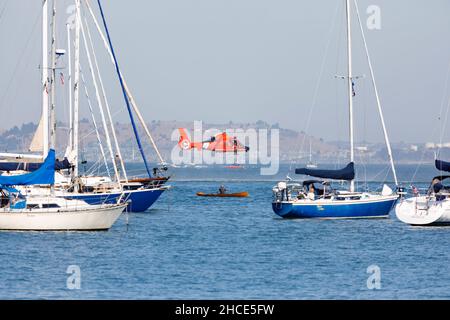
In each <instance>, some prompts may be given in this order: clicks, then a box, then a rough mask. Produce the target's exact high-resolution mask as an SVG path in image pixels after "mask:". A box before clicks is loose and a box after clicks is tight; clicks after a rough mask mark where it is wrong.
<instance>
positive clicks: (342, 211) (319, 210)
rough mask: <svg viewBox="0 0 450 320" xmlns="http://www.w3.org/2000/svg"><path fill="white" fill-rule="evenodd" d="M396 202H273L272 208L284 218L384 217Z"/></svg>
mask: <svg viewBox="0 0 450 320" xmlns="http://www.w3.org/2000/svg"><path fill="white" fill-rule="evenodd" d="M396 202H397V199H396V198H388V199H380V200H376V201H370V202H363V201H355V202H353V203H338V202H337V201H336V202H333V203H328V204H314V203H311V204H309V203H308V204H307V203H301V204H299V203H292V202H273V203H272V209H273V211H274V212H275V213H276V214H277V215H279V216H280V217H283V218H286V219H293V218H322V219H333V218H335V219H338V218H340V219H344V218H384V217H388V216H389V212H390V211H391V210H392V208H393V207H394V205H395V203H396Z"/></svg>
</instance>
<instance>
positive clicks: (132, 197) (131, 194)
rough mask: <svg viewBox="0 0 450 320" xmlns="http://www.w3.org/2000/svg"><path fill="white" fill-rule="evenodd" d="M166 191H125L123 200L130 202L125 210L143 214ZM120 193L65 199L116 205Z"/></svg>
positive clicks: (76, 196)
mask: <svg viewBox="0 0 450 320" xmlns="http://www.w3.org/2000/svg"><path fill="white" fill-rule="evenodd" d="M165 190H166V189H161V188H157V189H144V190H132V191H126V192H125V196H124V198H125V199H127V200H128V201H130V203H129V204H128V206H127V210H128V211H130V212H144V211H146V210H148V209H149V208H150V207H151V206H152V205H153V203H155V201H156V200H158V198H159V197H160V196H161V194H162V193H163V192H164V191H165ZM120 195H121V194H120V193H119V192H116V193H99V194H95V193H84V194H83V193H79V194H74V195H69V196H67V195H65V196H64V198H66V199H76V200H84V201H86V202H87V203H89V204H100V203H116V202H117V200H118V199H119V197H120Z"/></svg>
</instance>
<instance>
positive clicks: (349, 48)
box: [346, 0, 355, 192]
mask: <svg viewBox="0 0 450 320" xmlns="http://www.w3.org/2000/svg"><path fill="white" fill-rule="evenodd" d="M346 9H347V10H346V11H347V54H348V77H347V81H348V108H349V129H350V132H349V134H350V161H351V162H354V161H355V151H354V132H353V69H352V32H351V17H350V0H346ZM354 191H355V180H352V181H350V192H354Z"/></svg>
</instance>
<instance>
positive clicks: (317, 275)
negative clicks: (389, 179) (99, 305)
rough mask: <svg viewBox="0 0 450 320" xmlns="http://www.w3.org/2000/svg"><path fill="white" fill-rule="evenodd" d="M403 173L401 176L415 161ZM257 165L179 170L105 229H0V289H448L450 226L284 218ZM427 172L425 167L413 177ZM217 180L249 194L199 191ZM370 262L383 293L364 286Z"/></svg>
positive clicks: (224, 295) (86, 293)
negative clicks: (143, 207) (75, 278)
mask: <svg viewBox="0 0 450 320" xmlns="http://www.w3.org/2000/svg"><path fill="white" fill-rule="evenodd" d="M378 170H379V168H378V167H374V168H371V169H370V170H369V171H370V172H369V174H372V173H373V174H375V173H376V172H377V171H378ZM399 171H400V173H401V178H402V180H404V181H409V180H408V179H410V177H411V175H412V174H413V173H414V171H415V167H414V166H403V167H401V168H400V170H399ZM256 172H257V169H243V170H242V169H239V170H234V171H233V170H230V169H226V170H225V169H217V168H216V169H194V168H190V169H177V170H176V175H175V177H174V181H173V182H172V183H171V184H172V185H173V190H171V191H170V192H167V193H165V194H164V195H163V197H162V198H161V199H160V200H159V201H158V202H157V203H156V205H155V206H154V207H153V208H152V209H151V210H150V211H149V212H147V213H143V214H129V215H128V216H126V215H123V216H122V217H121V218H120V220H119V221H118V222H117V223H116V224H115V225H114V226H113V228H112V229H111V230H109V231H107V232H90V233H89V232H86V233H83V232H65V233H55V232H53V233H45V232H33V233H26V232H0V261H1V263H0V298H2V299H36V298H38V299H41V298H42V299H119V298H121V299H122V298H123V299H324V298H331V299H336V298H342V299H385V298H387V299H390V298H392V299H415V298H418V299H425V298H432V299H441V298H447V299H448V298H450V250H449V249H448V248H449V246H450V228H414V227H410V226H408V225H405V224H402V223H400V222H399V221H397V220H396V219H395V217H392V218H391V219H386V220H335V221H333V220H323V221H322V220H282V219H279V218H277V216H275V215H274V214H273V213H272V210H271V206H270V202H271V188H272V186H273V184H274V183H273V182H272V181H269V180H270V179H272V178H273V177H269V178H267V179H265V178H264V177H259V176H257V173H256ZM434 173H435V172H434V171H433V170H432V169H431V168H425V169H423V171H422V172H421V173H420V174H421V175H422V176H421V177H420V176H419V179H418V180H421V179H423V180H422V181H423V182H424V183H422V184H420V185H421V186H425V183H427V182H428V180H429V179H431V177H432V175H433V174H434ZM284 174H285V173H283V174H280V175H281V176H282V175H284ZM192 179H195V180H196V181H193V182H192V181H188V180H192ZM252 179H253V180H258V181H250V180H252ZM217 180H220V181H225V182H224V183H225V184H226V186H227V187H228V189H229V190H230V191H243V190H246V191H249V192H250V197H249V198H247V199H218V198H212V199H207V198H199V197H196V196H195V192H197V191H207V192H208V191H215V190H216V188H217V187H218V182H217ZM265 180H267V181H265ZM375 180H376V179H375ZM127 220H128V225H127V223H126V222H127ZM373 264H376V265H378V266H379V267H380V269H381V289H380V290H369V289H368V288H367V285H366V281H367V278H368V277H369V274H367V273H366V270H367V267H368V266H370V265H373ZM69 265H78V266H79V267H80V269H81V289H79V290H69V289H68V288H67V285H66V281H67V277H68V276H69V275H68V274H66V270H67V267H68V266H69Z"/></svg>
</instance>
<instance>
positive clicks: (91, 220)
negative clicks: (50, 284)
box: [0, 204, 126, 231]
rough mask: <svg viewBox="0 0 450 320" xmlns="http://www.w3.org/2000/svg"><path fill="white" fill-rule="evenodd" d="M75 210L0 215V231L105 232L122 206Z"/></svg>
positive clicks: (4, 213)
mask: <svg viewBox="0 0 450 320" xmlns="http://www.w3.org/2000/svg"><path fill="white" fill-rule="evenodd" d="M89 207H92V208H82V209H77V210H70V209H69V210H64V209H63V210H61V209H57V210H50V209H37V210H36V209H33V210H29V209H23V210H18V211H15V210H10V211H9V210H8V211H7V210H2V211H0V230H36V231H44V230H45V231H68V230H85V231H87V230H108V229H109V228H111V226H112V225H113V224H114V222H115V221H116V220H117V219H118V218H119V216H120V214H121V213H122V212H123V210H124V208H125V207H126V204H123V205H108V206H104V205H103V206H89Z"/></svg>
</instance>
